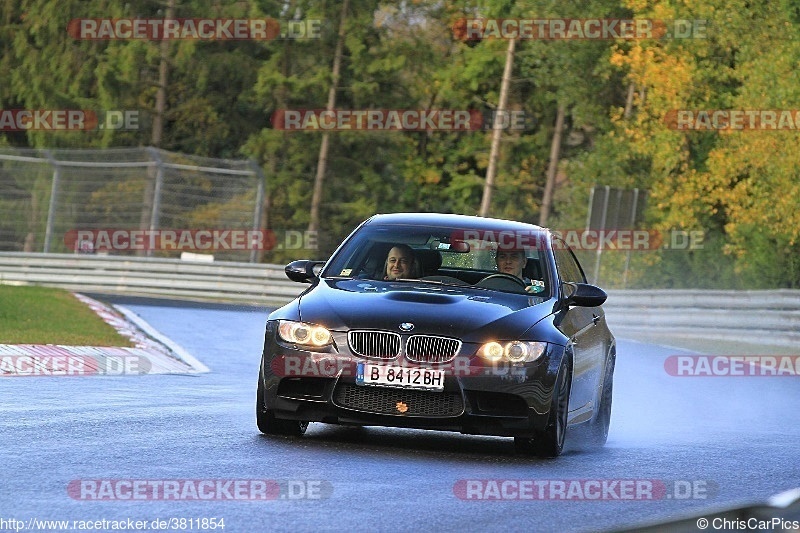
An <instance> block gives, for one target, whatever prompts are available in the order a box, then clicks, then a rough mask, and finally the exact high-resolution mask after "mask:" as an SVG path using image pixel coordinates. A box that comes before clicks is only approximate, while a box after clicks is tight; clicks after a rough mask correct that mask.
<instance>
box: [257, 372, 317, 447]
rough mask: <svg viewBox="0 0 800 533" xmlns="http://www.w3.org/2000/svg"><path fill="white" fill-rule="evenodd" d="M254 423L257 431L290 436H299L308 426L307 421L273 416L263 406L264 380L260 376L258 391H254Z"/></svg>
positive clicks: (270, 411)
mask: <svg viewBox="0 0 800 533" xmlns="http://www.w3.org/2000/svg"><path fill="white" fill-rule="evenodd" d="M256 425H257V426H258V429H259V431H261V433H264V434H265V435H286V436H290V437H300V436H302V435H303V433H305V432H306V428H308V422H301V421H299V420H284V419H281V418H275V413H274V412H273V411H272V409H267V408H266V407H265V406H264V380H263V379H262V377H261V376H259V377H258V391H257V392H256Z"/></svg>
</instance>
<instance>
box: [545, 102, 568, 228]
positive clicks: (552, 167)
mask: <svg viewBox="0 0 800 533" xmlns="http://www.w3.org/2000/svg"><path fill="white" fill-rule="evenodd" d="M566 114H567V111H566V109H564V105H563V104H559V106H558V111H557V114H556V129H555V131H554V132H553V142H552V144H551V145H550V164H549V165H548V167H547V183H545V186H544V197H543V198H542V210H541V211H539V225H540V226H546V225H547V219H548V218H550V209H551V207H552V205H553V192H554V190H555V188H556V174H557V173H558V160H559V157H560V156H561V138H562V137H563V135H564V115H566Z"/></svg>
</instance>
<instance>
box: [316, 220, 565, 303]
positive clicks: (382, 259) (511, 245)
mask: <svg viewBox="0 0 800 533" xmlns="http://www.w3.org/2000/svg"><path fill="white" fill-rule="evenodd" d="M543 239H544V234H543V233H540V232H538V231H537V232H535V233H530V234H528V235H525V238H524V239H521V238H520V236H519V232H518V231H516V232H512V231H510V230H508V231H504V230H502V229H500V230H496V229H495V230H474V229H465V228H459V227H440V226H427V225H397V224H385V225H382V224H368V225H366V226H364V227H362V228H361V229H360V230H359V231H358V232H357V233H356V234H355V235H354V236H353V237H352V238H351V239H350V240H348V241H347V242H346V244H345V245H344V246H343V247H342V248H341V249H340V250H339V251H338V252H337V253H336V254H335V255H334V256H333V257H332V258H331V260H330V261H329V263H328V265H327V267H326V268H325V270H324V271H323V272H322V276H323V277H345V278H358V279H370V280H375V281H404V280H414V281H425V282H430V283H436V284H443V285H457V286H465V287H466V286H472V287H476V288H480V289H485V290H495V291H502V292H509V293H517V294H526V295H529V296H537V297H541V298H542V299H545V298H547V297H549V293H550V286H549V285H550V283H549V282H548V281H547V273H548V271H549V270H548V268H547V261H545V253H544V252H543V250H544V249H545V247H543V246H541V243H542V242H543Z"/></svg>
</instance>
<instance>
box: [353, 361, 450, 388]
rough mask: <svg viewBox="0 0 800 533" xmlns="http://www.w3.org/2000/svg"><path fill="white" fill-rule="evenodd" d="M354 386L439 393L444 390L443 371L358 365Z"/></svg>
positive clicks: (367, 364)
mask: <svg viewBox="0 0 800 533" xmlns="http://www.w3.org/2000/svg"><path fill="white" fill-rule="evenodd" d="M356 384H357V385H375V386H379V387H398V388H405V389H423V390H431V391H436V392H441V391H443V390H444V370H433V369H432V368H406V367H402V366H388V365H372V364H369V363H358V366H357V367H356Z"/></svg>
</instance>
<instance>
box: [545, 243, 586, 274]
mask: <svg viewBox="0 0 800 533" xmlns="http://www.w3.org/2000/svg"><path fill="white" fill-rule="evenodd" d="M553 244H554V250H553V255H555V257H556V268H557V269H558V276H559V277H560V278H561V281H570V282H572V283H586V276H584V275H583V269H581V266H580V264H579V263H578V260H577V259H575V255H574V254H573V253H572V250H570V249H569V247H568V246H567V244H566V243H565V242H564V241H562V240H559V239H553Z"/></svg>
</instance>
